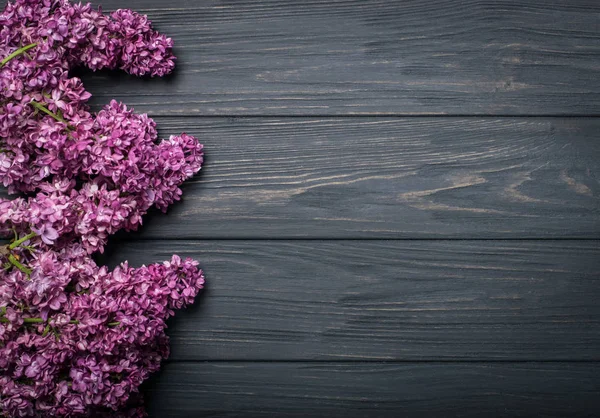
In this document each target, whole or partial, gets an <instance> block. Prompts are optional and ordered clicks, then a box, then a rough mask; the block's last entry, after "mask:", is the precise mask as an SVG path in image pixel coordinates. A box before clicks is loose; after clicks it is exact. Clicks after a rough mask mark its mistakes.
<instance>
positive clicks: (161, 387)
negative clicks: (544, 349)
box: [148, 362, 600, 418]
mask: <svg viewBox="0 0 600 418" xmlns="http://www.w3.org/2000/svg"><path fill="white" fill-rule="evenodd" d="M598 375H600V367H599V366H598V364H597V363H596V364H577V363H575V364H573V363H570V364H569V363H524V364H513V363H493V364H464V363H463V364H461V363H454V364H453V363H434V364H385V363H366V364H344V363H342V364H340V363H244V362H241V363H227V362H226V363H212V364H211V363H192V364H190V363H187V364H186V363H183V364H182V363H176V364H166V365H165V366H164V369H163V370H162V371H161V372H160V373H159V375H158V376H157V378H156V379H153V380H152V382H151V384H150V385H149V388H148V394H149V396H148V402H149V410H150V413H151V417H152V418H163V417H172V418H184V417H185V418H193V417H199V416H211V417H216V416H218V417H281V416H284V417H287V416H294V417H303V418H304V417H325V416H331V417H348V418H359V417H360V418H365V417H373V418H380V417H390V418H397V417H400V416H401V417H407V418H412V417H463V418H465V417H472V418H480V417H517V416H519V417H594V416H596V414H597V412H598V411H599V410H600V385H599V380H598Z"/></svg>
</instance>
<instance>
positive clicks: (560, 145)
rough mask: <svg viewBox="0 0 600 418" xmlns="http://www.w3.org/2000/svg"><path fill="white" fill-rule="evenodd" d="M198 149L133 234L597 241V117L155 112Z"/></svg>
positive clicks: (164, 127) (165, 127) (165, 130)
mask: <svg viewBox="0 0 600 418" xmlns="http://www.w3.org/2000/svg"><path fill="white" fill-rule="evenodd" d="M157 123H158V125H159V127H160V130H161V134H162V135H163V136H168V135H170V134H177V133H180V132H182V131H186V132H188V133H190V134H194V135H196V136H198V137H199V138H200V139H201V140H202V141H203V142H204V144H205V145H206V155H207V161H206V165H205V168H204V170H203V171H202V173H201V174H200V175H199V176H198V177H196V178H194V179H192V180H191V181H189V182H188V183H186V184H185V186H184V197H183V199H184V201H183V202H182V203H180V204H177V205H175V206H174V207H173V208H172V209H170V211H169V213H168V215H166V216H165V215H163V214H161V213H158V214H156V216H153V217H150V218H148V219H147V220H146V226H145V227H144V228H143V229H142V231H141V234H140V235H132V236H129V235H128V236H123V237H124V238H127V239H131V237H142V238H192V239H197V238H307V237H308V238H384V237H385V238H415V237H418V238H449V237H450V238H452V237H456V238H547V237H561V238H565V237H566V238H599V237H600V181H599V173H600V141H598V132H600V119H594V118H560V119H556V118H500V119H498V118H441V119H440V118H333V119H332V118H325V119H320V118H278V119H270V118H241V119H240V118H184V119H182V118H158V120H157Z"/></svg>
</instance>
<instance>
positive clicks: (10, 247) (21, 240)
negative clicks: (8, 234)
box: [8, 232, 37, 250]
mask: <svg viewBox="0 0 600 418" xmlns="http://www.w3.org/2000/svg"><path fill="white" fill-rule="evenodd" d="M35 237H37V234H36V233H35V232H30V233H29V234H27V235H25V236H24V237H23V238H20V239H18V240H16V241H14V242H13V243H12V244H10V245H9V246H8V249H9V250H14V249H15V248H17V247H18V246H20V245H21V244H23V243H24V242H25V241H29V240H30V239H31V238H35Z"/></svg>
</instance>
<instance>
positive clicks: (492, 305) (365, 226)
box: [0, 0, 600, 418]
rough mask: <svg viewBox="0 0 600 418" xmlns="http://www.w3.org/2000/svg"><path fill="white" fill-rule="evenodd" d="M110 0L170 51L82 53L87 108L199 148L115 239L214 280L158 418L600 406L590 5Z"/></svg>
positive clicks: (183, 324) (119, 245)
mask: <svg viewBox="0 0 600 418" xmlns="http://www.w3.org/2000/svg"><path fill="white" fill-rule="evenodd" d="M5 3H6V1H5V0H0V7H3V6H4V4H5ZM97 3H101V4H102V5H103V6H104V9H105V10H112V9H116V8H118V7H132V8H134V9H136V10H138V11H140V12H142V13H147V14H148V15H149V17H150V18H151V19H152V20H153V21H154V22H155V26H156V28H157V29H159V30H161V31H163V32H164V33H167V34H168V35H169V36H171V37H173V38H174V40H175V43H176V54H177V55H178V57H179V61H178V67H177V71H176V73H175V74H174V75H173V76H170V77H167V78H165V79H153V80H148V79H137V78H134V77H130V76H127V75H124V74H120V73H112V72H100V73H96V74H92V73H89V72H86V71H81V70H77V71H75V72H74V74H76V75H80V76H82V77H83V79H84V82H85V83H86V86H87V87H88V89H89V90H90V91H91V92H92V93H94V95H95V96H94V98H93V99H92V102H91V103H92V105H93V107H94V108H96V109H97V108H99V107H100V106H101V105H102V104H104V103H106V102H107V101H108V100H109V99H112V98H117V99H120V100H122V101H124V102H125V103H127V104H128V105H133V106H135V107H136V109H137V110H138V111H140V112H148V113H150V114H151V115H155V116H157V122H158V124H159V128H160V130H161V133H162V134H163V136H167V135H169V134H176V133H179V132H181V131H188V132H189V133H192V134H194V135H197V136H199V137H200V138H201V139H202V141H203V142H204V143H205V144H206V151H207V163H206V166H205V171H204V172H203V173H202V174H201V175H200V176H198V177H196V178H194V179H193V180H192V181H190V182H189V183H188V184H186V185H185V186H184V189H185V190H184V201H183V202H182V203H180V204H178V205H175V206H174V207H173V209H172V210H171V211H170V212H169V214H168V215H167V216H164V215H152V216H150V217H149V218H148V219H147V221H146V226H145V228H144V230H143V231H142V232H140V233H137V234H131V235H124V234H123V235H120V236H119V237H117V238H116V239H114V240H113V242H112V244H111V246H110V248H109V251H108V254H107V255H106V256H104V257H101V260H102V261H107V262H108V263H109V264H111V265H114V264H115V263H116V262H118V261H120V260H124V259H129V260H130V261H131V262H132V263H133V264H141V263H149V262H154V261H159V260H161V259H165V258H168V257H169V256H170V255H171V254H172V253H180V254H181V255H187V256H192V257H194V258H197V259H199V260H200V261H201V262H202V266H203V267H204V269H205V271H206V274H207V278H208V284H207V289H206V291H205V293H204V295H203V296H202V297H200V298H199V299H198V302H197V303H196V304H195V305H194V306H193V307H192V308H190V309H188V310H186V311H183V312H179V313H178V315H177V317H176V318H174V319H173V320H172V321H170V328H169V334H170V335H171V337H172V343H173V344H172V357H171V360H170V361H168V362H167V363H166V364H165V367H164V370H162V371H161V372H160V373H159V374H158V375H157V376H155V377H153V378H152V379H151V381H150V382H149V383H148V385H147V386H146V388H145V391H146V393H147V399H148V401H149V410H150V413H151V416H152V417H155V418H163V417H167V418H168V417H176V418H177V417H198V416H224V417H252V416H299V417H311V416H312V417H321V416H344V417H350V418H352V417H388V416H389V417H394V418H395V417H397V416H402V417H430V416H444V417H446V416H450V417H451V416H461V417H477V418H479V417H481V416H486V417H500V416H511V417H512V416H546V417H561V416H582V417H583V416H590V417H591V416H595V415H597V411H598V410H600V373H599V372H600V370H599V369H598V368H599V365H600V333H599V332H598V331H599V328H600V308H598V300H599V296H600V295H599V293H600V265H599V263H600V257H598V256H599V255H600V254H599V252H600V245H598V243H599V241H594V240H590V238H591V239H598V238H600V204H599V203H600V202H599V197H600V183H599V177H598V173H599V164H600V163H599V161H600V158H599V157H600V142H599V141H598V133H599V132H600V119H598V118H593V117H592V118H590V117H579V116H600V112H599V110H598V109H600V77H599V75H600V65H599V64H598V57H599V56H600V42H599V41H600V26H599V24H598V22H599V21H600V3H598V1H596V0H575V1H567V0H558V1H550V0H531V1H525V0H505V1H502V2H489V1H481V0H468V1H460V0H435V1H432V2H419V1H394V0H374V1H369V2H364V1H360V0H343V1H338V0H334V1H316V0H314V1H310V2H296V1H293V0H260V1H244V0H239V1H237V0H203V1H202V2H193V1H190V0H172V1H171V2H164V1H163V0H160V1H159V0H141V1H138V2H135V4H134V3H131V4H123V3H122V2H121V1H117V0H101V1H100V0H99V1H97ZM244 115H247V116H248V117H247V118H244V117H240V116H244ZM381 116H386V117H381ZM387 116H390V117H387ZM523 116H527V117H523ZM531 116H535V117H531ZM0 195H2V196H5V194H2V192H1V191H0ZM236 238H237V240H236ZM351 238H354V239H357V240H348V239H351ZM420 238H424V239H425V240H415V239H420ZM445 238H449V239H450V240H443V239H445ZM500 238H510V239H511V240H508V241H498V240H497V239H500ZM527 238H533V239H534V240H524V239H527ZM550 238H558V239H559V240H550ZM564 238H571V239H573V238H576V239H581V240H564ZM268 239H275V240H268ZM300 239H304V240H300ZM383 239H393V240H383ZM457 239H459V240H457ZM460 239H465V240H460ZM472 239H483V240H479V241H477V240H472ZM584 239H585V240H584ZM119 241H125V242H119Z"/></svg>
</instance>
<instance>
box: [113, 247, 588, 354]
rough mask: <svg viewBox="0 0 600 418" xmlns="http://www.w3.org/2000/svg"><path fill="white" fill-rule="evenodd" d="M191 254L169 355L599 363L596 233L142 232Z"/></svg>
mask: <svg viewBox="0 0 600 418" xmlns="http://www.w3.org/2000/svg"><path fill="white" fill-rule="evenodd" d="M174 253H177V254H179V255H181V256H186V257H192V258H194V259H197V260H199V261H200V262H201V265H202V267H203V268H204V270H205V273H206V276H207V280H208V285H207V289H206V291H205V294H204V296H203V297H199V299H198V300H197V302H196V304H195V305H194V306H192V307H191V308H189V309H188V310H185V311H182V312H178V314H177V315H176V317H175V318H174V320H173V321H172V322H171V323H170V328H169V335H170V336H171V341H172V359H173V360H275V359H277V360H298V361H299V360H332V359H336V360H339V359H342V360H349V359H354V360H365V359H366V360H432V359H433V360H439V359H451V360H452V359H454V360H456V359H458V360H473V359H476V360H482V359H487V360H515V359H518V360H564V359H569V360H572V359H576V360H600V356H599V355H600V306H599V305H598V300H600V245H599V242H598V241H564V240H561V241H431V240H426V241H377V240H366V241H365V240H363V241H298V240H296V241H262V240H259V241H255V240H250V241H234V240H227V241H144V242H130V243H118V244H115V245H114V246H112V247H111V253H110V254H107V256H106V257H105V258H104V259H103V260H102V261H104V262H107V263H108V264H109V265H115V264H116V263H117V262H120V261H123V260H129V261H130V262H131V263H132V265H141V264H143V263H146V264H147V263H150V262H157V261H161V260H164V259H168V258H170V257H171V255H172V254H174Z"/></svg>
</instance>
